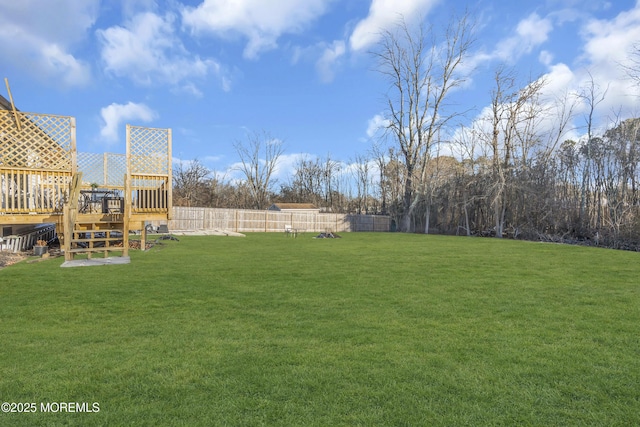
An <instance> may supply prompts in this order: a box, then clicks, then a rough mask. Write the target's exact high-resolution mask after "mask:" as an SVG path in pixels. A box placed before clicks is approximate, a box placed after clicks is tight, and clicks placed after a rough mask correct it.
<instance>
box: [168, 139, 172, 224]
mask: <svg viewBox="0 0 640 427" xmlns="http://www.w3.org/2000/svg"><path fill="white" fill-rule="evenodd" d="M167 132H168V133H167V138H168V141H167V148H168V151H169V152H168V153H167V162H168V163H167V169H168V170H167V174H168V177H167V220H171V219H173V164H172V158H171V156H172V151H171V144H172V143H173V136H172V133H171V129H167Z"/></svg>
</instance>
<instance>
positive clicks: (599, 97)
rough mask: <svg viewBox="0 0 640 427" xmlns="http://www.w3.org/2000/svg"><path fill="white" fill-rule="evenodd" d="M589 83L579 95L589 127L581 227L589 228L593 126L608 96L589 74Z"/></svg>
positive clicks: (581, 202)
mask: <svg viewBox="0 0 640 427" xmlns="http://www.w3.org/2000/svg"><path fill="white" fill-rule="evenodd" d="M589 77H590V79H589V83H588V85H587V86H586V87H585V88H583V89H582V92H581V93H580V94H578V97H579V98H580V99H581V100H583V101H584V102H585V103H586V104H587V114H586V117H585V122H586V126H587V135H586V138H587V141H586V143H585V145H584V146H583V149H584V154H585V165H584V169H583V173H582V184H581V188H580V226H581V227H583V228H584V227H587V228H588V227H589V223H590V220H589V187H590V185H591V167H592V153H591V149H592V147H593V141H592V139H593V126H594V120H595V119H594V117H593V115H594V113H595V109H596V107H597V106H598V104H600V103H601V102H603V101H604V99H605V97H606V95H607V90H608V87H607V89H605V90H604V91H602V90H601V89H600V87H599V86H598V84H597V83H596V82H595V81H594V80H593V76H591V74H589Z"/></svg>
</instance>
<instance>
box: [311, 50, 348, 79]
mask: <svg viewBox="0 0 640 427" xmlns="http://www.w3.org/2000/svg"><path fill="white" fill-rule="evenodd" d="M345 52H346V46H345V43H344V41H342V40H336V41H334V42H333V44H332V45H331V46H328V47H326V48H325V50H324V53H323V54H322V56H321V57H320V59H319V60H318V62H316V69H317V71H318V74H319V75H320V80H321V81H322V82H324V83H329V82H331V81H333V78H334V76H335V68H336V66H337V63H338V62H339V59H340V57H342V56H343V55H344V54H345Z"/></svg>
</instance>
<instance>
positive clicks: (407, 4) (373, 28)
mask: <svg viewBox="0 0 640 427" xmlns="http://www.w3.org/2000/svg"><path fill="white" fill-rule="evenodd" d="M438 1H439V0H372V1H371V7H370V8H369V15H368V16H367V17H366V18H365V19H363V20H361V21H360V22H358V24H357V25H356V27H355V29H354V30H353V33H352V34H351V37H350V39H349V44H350V46H351V49H352V50H354V51H359V50H363V49H366V48H368V47H369V46H371V45H373V44H375V43H376V42H378V40H380V36H381V31H382V30H384V29H389V28H390V27H391V26H393V25H395V24H396V23H397V22H398V20H399V19H401V18H404V19H405V20H410V19H412V18H420V17H423V16H424V15H426V13H427V12H428V11H429V10H430V9H431V8H432V7H433V6H434V5H436V4H437V3H438Z"/></svg>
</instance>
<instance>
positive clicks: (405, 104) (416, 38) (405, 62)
mask: <svg viewBox="0 0 640 427" xmlns="http://www.w3.org/2000/svg"><path fill="white" fill-rule="evenodd" d="M382 36H383V37H382V40H381V42H380V43H379V44H378V46H377V49H376V50H374V51H373V52H372V54H373V56H374V58H375V59H376V60H377V65H378V70H379V71H380V73H381V75H382V76H383V77H384V78H386V80H387V81H388V83H389V90H388V92H387V93H386V99H385V102H386V111H385V127H384V132H383V135H382V136H381V138H380V139H379V140H376V141H374V142H373V143H372V146H371V149H370V150H369V151H368V152H366V153H363V154H358V155H356V156H355V157H354V158H353V159H350V160H349V161H347V162H343V161H339V160H337V159H333V158H331V157H330V156H329V155H328V156H326V158H324V159H322V158H316V157H313V158H312V157H300V158H299V159H298V162H297V164H296V165H294V168H293V173H292V176H290V177H289V178H288V179H287V180H286V182H275V180H274V178H273V177H274V172H275V170H276V169H277V164H278V161H279V159H280V157H281V155H282V153H283V145H282V141H280V140H278V139H277V138H273V137H272V136H271V135H269V134H268V133H264V132H263V133H261V134H252V135H250V136H248V138H247V140H246V141H243V142H237V143H236V144H235V148H236V152H237V153H238V156H239V158H240V160H241V161H240V167H239V171H240V172H241V175H242V176H243V179H239V180H230V179H224V178H221V177H220V176H218V175H212V173H211V172H210V171H209V170H207V169H206V168H205V167H204V166H203V165H202V164H201V163H200V162H198V161H197V160H196V161H193V162H188V163H186V164H179V165H178V166H177V167H176V168H175V169H174V201H175V204H177V205H190V206H211V207H233V208H252V209H265V208H267V207H268V206H269V205H270V204H271V203H275V202H304V203H314V204H315V205H317V206H318V207H320V208H323V209H326V210H330V211H333V212H349V213H369V214H385V215H390V216H391V217H392V218H393V220H394V221H393V222H394V224H395V227H396V229H397V230H398V231H404V232H423V233H447V234H463V235H481V236H494V237H513V238H523V239H532V240H546V241H558V242H589V243H592V244H597V245H604V246H608V247H616V248H627V249H640V194H639V193H638V191H639V189H638V180H639V177H638V162H639V161H640V119H637V118H631V119H623V118H622V116H619V117H615V118H613V119H608V123H607V125H606V126H602V124H601V123H600V122H601V121H602V120H598V122H599V125H598V126H596V125H595V123H596V119H597V117H596V116H595V114H596V111H598V110H597V107H598V105H599V104H600V103H601V102H603V100H604V99H605V98H606V96H607V88H606V87H605V88H603V87H600V86H599V85H598V84H597V83H596V82H595V81H594V79H593V78H591V80H590V82H588V84H587V85H585V87H583V88H581V90H580V91H578V92H576V93H572V94H563V95H561V94H553V95H554V96H551V95H550V93H549V92H550V91H549V90H548V86H549V83H550V82H548V81H547V80H546V79H545V78H544V77H538V78H531V79H529V80H526V81H524V82H521V81H520V80H519V77H518V75H517V74H516V73H515V71H514V70H511V69H509V68H507V67H504V66H501V67H498V68H497V69H496V70H495V72H494V74H493V77H494V78H493V85H492V87H491V88H490V89H489V90H488V96H487V106H486V107H485V108H484V109H483V110H482V112H481V113H480V114H478V115H477V116H476V118H475V119H474V120H472V121H471V124H468V122H469V121H468V120H466V121H467V124H464V125H463V124H461V123H463V122H464V121H463V120H459V119H466V115H467V113H468V112H466V111H459V110H458V109H457V108H456V106H455V105H453V103H452V102H450V99H451V95H452V93H454V92H455V90H456V89H457V88H459V87H461V86H462V85H463V84H464V83H465V81H466V79H467V78H468V68H466V67H465V61H466V60H467V59H468V58H469V56H470V53H471V50H472V48H473V46H474V43H475V40H474V38H473V23H472V22H470V21H469V19H468V16H467V15H464V16H463V17H462V18H456V19H452V20H451V22H450V23H449V25H448V26H447V27H445V28H444V30H442V31H439V32H436V30H434V29H433V28H428V27H425V26H424V25H418V26H416V27H412V26H410V25H408V24H407V23H405V22H404V21H403V20H400V21H399V23H398V25H397V26H396V27H395V28H393V29H391V30H388V31H385V32H384V33H382ZM630 55H632V56H633V58H632V60H631V61H630V63H631V64H636V65H637V64H640V61H637V60H636V59H637V58H638V57H640V56H639V55H638V52H637V51H636V52H632V53H630ZM638 70H640V67H637V66H635V65H632V66H631V67H630V68H628V69H627V72H628V74H629V76H630V77H631V78H633V79H635V80H636V81H640V78H638V76H640V72H638ZM577 105H581V106H582V115H581V116H580V117H579V118H578V117H576V113H575V111H576V106H577ZM585 111H586V113H585ZM577 120H582V121H583V123H582V127H581V129H582V130H583V131H582V132H580V133H578V132H575V126H576V125H575V122H576V121H577ZM570 131H573V132H570ZM567 135H574V138H573V139H572V138H567ZM575 135H580V136H579V137H575Z"/></svg>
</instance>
